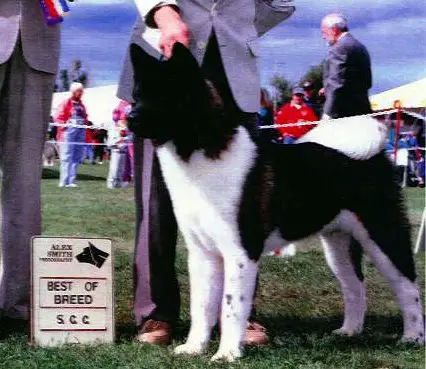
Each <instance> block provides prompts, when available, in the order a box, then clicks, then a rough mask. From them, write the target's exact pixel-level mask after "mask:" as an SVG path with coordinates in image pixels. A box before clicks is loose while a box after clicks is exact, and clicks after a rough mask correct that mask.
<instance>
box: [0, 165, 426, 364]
mask: <svg viewBox="0 0 426 369" xmlns="http://www.w3.org/2000/svg"><path fill="white" fill-rule="evenodd" d="M81 173H82V174H83V176H81V177H80V180H79V185H80V188H77V189H63V188H58V187H57V183H58V180H57V175H58V174H57V172H56V170H55V169H54V170H46V171H45V173H44V177H45V179H44V181H43V216H44V227H43V233H44V234H46V235H81V236H83V235H84V236H101V237H110V238H112V239H113V241H114V246H115V247H116V250H117V251H116V264H115V269H116V278H117V280H116V322H117V343H116V344H115V345H98V346H85V347H74V346H72V347H69V346H68V347H62V348H50V349H47V348H30V347H28V345H27V338H26V336H25V335H24V334H23V333H16V334H13V335H12V336H9V337H8V338H7V339H6V340H5V341H3V342H2V343H0V368H5V369H6V368H13V369H15V368H16V369H18V368H24V369H30V368H43V369H45V368H46V369H48V368H52V369H53V368H54V369H74V368H87V369H89V368H90V369H94V368H105V369H109V368H111V369H112V368H123V369H124V368H125V369H127V368H128V369H130V368H135V369H136V368H138V369H144V368H159V369H161V368H167V369H169V368H175V369H184V368H185V369H186V368H253V369H278V368H280V369H281V368H282V369H285V368H292V369H293V368H300V369H302V368H303V369H308V368H309V369H332V368H359V369H370V368H371V369H373V368H375V369H379V368H380V369H385V368H387V369H397V368H398V369H411V368H413V369H414V368H424V358H425V356H424V350H423V349H421V348H416V347H412V346H408V345H400V344H397V339H398V338H399V336H400V334H401V330H402V320H401V317H400V315H399V313H398V310H397V308H396V305H395V303H394V300H393V299H392V297H391V295H390V291H389V288H388V287H387V285H386V283H385V282H384V281H383V279H382V278H381V277H380V276H378V275H377V272H376V271H375V269H374V268H373V267H372V265H371V263H370V262H368V261H365V271H366V282H367V288H368V317H367V321H366V327H365V332H364V333H363V334H362V335H361V336H359V337H355V338H340V337H334V336H332V335H331V334H330V332H331V330H333V329H335V328H338V327H339V324H340V323H341V321H342V311H343V304H342V298H341V293H340V290H339V286H338V283H337V282H336V280H335V279H334V277H333V276H332V274H331V272H330V270H329V269H328V267H327V266H326V264H325V261H324V258H323V256H322V253H321V252H320V251H319V250H317V246H318V240H317V239H316V238H315V237H312V238H310V239H309V240H308V241H306V242H302V243H301V247H302V249H303V250H307V251H304V252H299V253H298V254H297V255H296V257H294V258H292V259H290V260H284V259H279V258H271V257H269V258H265V259H264V260H263V262H262V265H261V272H260V287H259V293H258V297H257V301H256V305H257V310H258V315H259V320H260V321H261V322H262V323H263V324H264V325H265V326H266V327H267V328H268V330H269V332H270V335H271V337H272V344H271V346H270V347H267V348H259V349H255V348H253V349H248V350H247V351H246V355H245V357H244V358H243V359H241V360H240V361H238V362H236V363H235V364H232V365H226V364H211V363H210V362H209V361H208V359H209V357H210V356H211V355H212V354H213V353H214V351H215V349H217V346H218V341H217V334H215V336H214V340H213V342H212V344H211V346H210V348H209V352H208V353H207V354H206V355H204V356H202V357H198V358H177V357H174V356H173V355H172V354H171V350H172V348H173V347H174V346H176V345H177V344H179V343H181V342H182V341H183V340H184V338H185V335H186V334H187V331H188V327H189V319H188V298H189V295H188V279H187V268H186V251H185V250H184V248H183V247H182V246H183V245H182V242H181V241H180V246H179V251H178V256H177V270H178V274H179V279H180V282H181V288H182V297H183V309H182V314H181V317H182V320H181V322H180V324H179V326H178V328H177V331H176V338H175V340H174V341H173V345H172V346H171V347H168V348H164V347H151V346H146V345H140V344H137V343H135V342H134V341H133V336H134V334H135V332H136V330H135V327H134V324H133V320H132V315H131V303H132V267H131V263H132V254H131V251H132V247H133V237H134V206H133V190H132V189H120V190H108V189H107V188H106V182H105V176H106V166H105V165H104V166H83V167H82V168H81ZM405 195H406V197H407V207H408V209H409V215H410V220H411V222H412V224H413V227H414V231H416V228H417V227H418V225H419V222H420V217H421V213H422V210H423V207H424V192H423V191H422V190H419V189H407V190H405ZM413 233H415V232H413ZM423 259H424V256H423V255H421V256H420V255H419V256H418V257H417V264H418V269H419V271H420V273H419V274H420V278H421V285H422V290H423V291H424V273H423V271H424V267H425V264H424V261H423Z"/></svg>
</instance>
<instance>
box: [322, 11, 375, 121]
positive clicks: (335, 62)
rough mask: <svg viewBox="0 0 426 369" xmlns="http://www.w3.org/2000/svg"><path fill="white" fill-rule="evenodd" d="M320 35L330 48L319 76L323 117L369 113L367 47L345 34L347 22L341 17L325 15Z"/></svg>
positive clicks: (349, 34) (347, 33)
mask: <svg viewBox="0 0 426 369" xmlns="http://www.w3.org/2000/svg"><path fill="white" fill-rule="evenodd" d="M321 32H322V36H323V38H324V39H325V40H326V41H327V42H328V44H329V45H330V49H329V52H328V56H327V59H326V61H325V64H324V74H323V84H324V94H325V98H326V101H325V104H324V115H323V118H341V117H349V116H353V115H359V114H368V113H371V106H370V101H369V98H368V90H369V89H370V88H371V85H372V77H371V62H370V55H369V53H368V51H367V48H366V47H365V46H364V45H363V44H362V43H360V42H359V41H358V40H357V39H356V38H355V37H354V36H353V35H352V34H351V33H349V28H348V23H347V20H346V18H345V17H344V16H343V15H341V14H329V15H327V16H326V17H325V18H324V19H323V20H322V23H321Z"/></svg>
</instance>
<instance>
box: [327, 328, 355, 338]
mask: <svg viewBox="0 0 426 369" xmlns="http://www.w3.org/2000/svg"><path fill="white" fill-rule="evenodd" d="M361 331H362V329H359V328H358V329H348V328H343V327H342V328H339V329H335V330H334V331H333V332H331V333H333V334H335V335H336V336H344V337H353V336H356V335H358V334H360V333H361Z"/></svg>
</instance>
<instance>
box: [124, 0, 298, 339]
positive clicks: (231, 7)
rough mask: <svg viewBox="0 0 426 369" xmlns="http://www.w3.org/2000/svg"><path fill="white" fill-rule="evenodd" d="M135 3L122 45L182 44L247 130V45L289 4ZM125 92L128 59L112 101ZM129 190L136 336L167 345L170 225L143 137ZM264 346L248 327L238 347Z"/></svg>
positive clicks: (253, 82)
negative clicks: (135, 12) (128, 38)
mask: <svg viewBox="0 0 426 369" xmlns="http://www.w3.org/2000/svg"><path fill="white" fill-rule="evenodd" d="M135 3H136V5H137V8H138V10H139V13H140V18H141V19H139V20H138V22H137V23H136V25H135V27H134V31H133V35H132V37H131V41H130V42H131V43H136V44H138V45H140V46H141V47H143V48H144V49H145V50H146V51H147V52H150V53H151V54H152V55H155V56H157V57H160V52H161V53H162V54H164V55H165V57H167V58H168V57H170V56H171V52H172V47H173V44H174V43H175V42H180V43H182V44H184V45H186V46H188V47H189V48H190V50H191V51H192V53H193V55H194V56H195V58H196V59H197V60H198V62H199V63H200V65H201V66H202V68H203V70H204V73H205V75H206V78H208V79H209V80H211V81H212V82H213V84H214V85H215V87H216V88H217V89H218V90H219V92H220V94H221V97H222V98H223V100H224V105H225V109H227V110H228V112H230V113H234V114H235V115H236V116H237V119H239V120H240V122H241V124H244V125H245V126H246V127H248V128H249V129H250V130H251V131H252V132H253V133H254V132H255V130H256V126H257V118H256V112H257V111H258V110H259V101H260V96H259V94H260V78H259V72H258V68H257V50H256V45H255V41H256V39H257V38H258V37H259V36H261V35H262V34H264V33H265V32H267V31H268V30H270V29H271V28H273V27H274V26H275V25H277V24H278V23H280V22H281V21H283V20H285V19H287V18H288V17H289V16H290V15H291V14H292V13H293V12H294V9H295V8H294V6H293V1H292V0H279V1H267V0H255V1H250V2H248V1H243V0H233V1H223V0H217V1H212V0H182V1H161V2H160V1H157V0H135ZM154 49H157V51H156V50H154ZM132 89H133V70H132V66H131V63H130V58H129V55H128V56H127V60H126V62H125V65H124V68H123V71H122V76H121V81H120V85H119V91H118V96H119V97H120V98H121V99H124V100H128V101H132ZM164 108H165V109H166V108H167V107H164ZM135 186H136V191H135V194H136V198H135V201H136V209H137V225H136V227H137V235H136V248H135V260H134V285H135V297H134V314H135V318H136V323H137V325H138V326H139V332H138V336H137V338H138V340H139V341H140V342H147V343H152V344H160V343H168V342H170V339H171V329H172V327H173V326H174V325H175V323H176V321H177V319H178V318H179V309H180V294H179V286H178V281H177V277H176V271H175V256H176V238H177V225H176V220H175V217H174V214H173V209H172V204H171V201H170V197H169V193H168V191H167V189H166V185H165V183H164V180H163V178H162V175H161V171H160V167H159V162H158V159H157V157H156V154H155V152H154V149H153V146H152V143H151V141H149V140H140V139H139V140H136V141H135ZM267 342H268V336H267V334H266V331H265V329H264V328H263V327H262V326H261V325H259V324H258V323H254V322H250V323H249V324H248V326H247V332H246V344H265V343H267Z"/></svg>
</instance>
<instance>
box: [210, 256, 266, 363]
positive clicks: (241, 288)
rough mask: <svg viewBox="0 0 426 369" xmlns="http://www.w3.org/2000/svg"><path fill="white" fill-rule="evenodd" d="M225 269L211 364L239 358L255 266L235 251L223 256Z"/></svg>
mask: <svg viewBox="0 0 426 369" xmlns="http://www.w3.org/2000/svg"><path fill="white" fill-rule="evenodd" d="M224 267H225V280H224V282H225V285H224V293H223V299H222V313H221V337H220V345H219V350H218V351H217V353H216V354H215V355H214V356H213V357H212V360H213V361H216V360H224V361H228V362H232V361H234V360H235V359H236V358H238V357H241V355H242V349H243V346H244V336H245V331H246V326H247V320H248V318H249V315H250V310H251V306H252V302H253V295H254V289H255V284H256V275H257V269H258V266H257V263H256V262H253V261H251V260H250V259H249V258H248V257H247V255H246V253H245V251H244V250H238V251H236V252H229V253H228V254H227V255H224Z"/></svg>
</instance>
